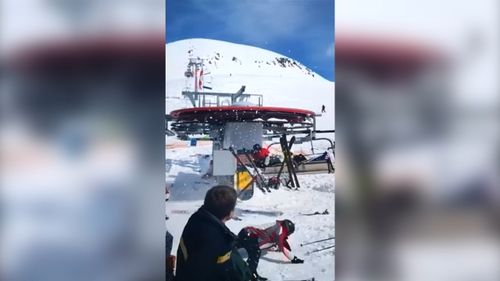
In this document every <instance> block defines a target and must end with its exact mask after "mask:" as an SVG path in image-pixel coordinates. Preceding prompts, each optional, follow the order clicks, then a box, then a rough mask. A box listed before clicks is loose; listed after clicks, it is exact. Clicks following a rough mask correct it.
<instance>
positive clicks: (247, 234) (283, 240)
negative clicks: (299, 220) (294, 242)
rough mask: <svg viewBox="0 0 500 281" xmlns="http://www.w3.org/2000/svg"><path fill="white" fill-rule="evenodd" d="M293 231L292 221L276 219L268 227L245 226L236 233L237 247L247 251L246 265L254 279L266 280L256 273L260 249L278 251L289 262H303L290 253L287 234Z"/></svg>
mask: <svg viewBox="0 0 500 281" xmlns="http://www.w3.org/2000/svg"><path fill="white" fill-rule="evenodd" d="M294 231H295V225H294V223H293V222H292V221H290V220H288V219H285V220H277V221H276V223H275V224H274V225H272V226H270V227H268V228H265V229H260V228H256V227H252V226H247V227H244V228H243V229H241V231H240V232H239V233H238V238H237V247H238V248H244V249H245V250H246V251H247V253H248V259H247V263H248V267H249V269H250V271H251V272H252V275H253V279H252V280H254V281H264V280H267V279H266V278H264V277H261V276H259V274H257V266H258V264H259V259H260V255H261V251H262V250H270V251H279V252H282V253H283V254H284V255H285V257H286V258H287V259H288V260H290V262H291V263H304V261H303V260H301V259H299V258H297V257H296V256H294V255H293V254H292V253H291V251H292V250H291V247H290V245H289V244H288V241H287V239H288V236H290V235H291V234H292V233H293V232H294Z"/></svg>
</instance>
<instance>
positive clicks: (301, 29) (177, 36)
mask: <svg viewBox="0 0 500 281" xmlns="http://www.w3.org/2000/svg"><path fill="white" fill-rule="evenodd" d="M187 38H209V39H217V40H224V41H229V42H233V43H241V44H247V45H252V46H257V47H261V48H264V49H268V50H272V51H275V52H278V53H281V54H283V55H286V56H288V57H291V58H294V59H296V60H298V61H300V62H301V63H303V64H305V65H306V66H308V67H309V68H311V69H313V70H314V71H316V72H317V73H319V74H320V75H321V76H323V77H325V78H326V79H328V80H332V81H333V80H334V79H335V70H334V52H333V47H334V0H167V17H166V40H167V43H169V42H174V41H177V40H182V39H187Z"/></svg>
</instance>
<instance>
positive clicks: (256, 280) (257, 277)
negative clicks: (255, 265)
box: [251, 272, 267, 281]
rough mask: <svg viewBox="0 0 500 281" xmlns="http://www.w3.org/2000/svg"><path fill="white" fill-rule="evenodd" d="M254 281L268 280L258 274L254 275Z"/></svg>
mask: <svg viewBox="0 0 500 281" xmlns="http://www.w3.org/2000/svg"><path fill="white" fill-rule="evenodd" d="M251 280H252V281H267V278H265V277H262V276H260V275H259V274H257V272H254V273H252V279H251Z"/></svg>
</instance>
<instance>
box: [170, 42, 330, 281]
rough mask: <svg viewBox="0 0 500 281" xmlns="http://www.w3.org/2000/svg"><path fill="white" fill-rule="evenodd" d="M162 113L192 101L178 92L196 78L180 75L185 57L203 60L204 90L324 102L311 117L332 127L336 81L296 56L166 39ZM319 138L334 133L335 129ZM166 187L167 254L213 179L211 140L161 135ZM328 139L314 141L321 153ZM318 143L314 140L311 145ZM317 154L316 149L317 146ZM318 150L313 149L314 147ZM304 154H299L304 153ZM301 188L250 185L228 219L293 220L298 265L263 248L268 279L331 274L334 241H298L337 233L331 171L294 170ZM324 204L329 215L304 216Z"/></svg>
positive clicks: (291, 102) (276, 101) (306, 104)
mask: <svg viewBox="0 0 500 281" xmlns="http://www.w3.org/2000/svg"><path fill="white" fill-rule="evenodd" d="M166 52H167V77H166V78H167V79H166V81H167V85H166V88H167V93H166V109H167V113H169V112H171V111H172V110H175V109H179V108H186V107H191V104H190V103H189V102H188V101H187V100H186V99H184V98H183V96H182V94H181V92H182V91H183V90H188V89H190V90H193V88H194V78H186V77H185V76H184V73H185V71H186V69H187V65H188V62H189V58H198V57H199V58H200V59H204V64H205V67H206V71H205V76H204V84H205V85H206V86H209V87H211V88H212V90H206V91H208V92H210V91H213V92H229V93H235V92H237V91H238V90H239V89H240V88H241V86H243V85H244V86H246V90H245V93H249V94H261V95H262V96H263V99H264V100H263V105H264V106H282V107H293V108H301V109H309V110H312V111H314V112H316V113H318V114H320V113H321V107H322V105H325V107H326V113H321V116H318V117H316V122H317V128H318V129H324V130H330V129H334V128H335V124H334V121H335V120H334V116H335V115H334V103H335V100H334V91H335V85H334V83H333V82H331V81H328V80H326V79H324V78H323V77H321V76H320V75H318V74H317V73H315V72H313V71H312V70H310V69H308V68H307V67H305V66H304V65H302V64H301V63H300V62H298V61H296V60H294V59H292V58H289V57H286V56H283V55H281V54H278V53H275V52H271V51H268V50H264V49H261V48H256V47H251V46H246V45H240V44H233V43H228V42H223V41H216V40H208V39H188V40H182V41H177V42H173V43H170V44H167V46H166ZM207 73H209V74H207ZM321 137H329V138H332V139H333V138H334V136H333V134H326V135H321ZM166 144H167V145H166V147H167V151H166V167H167V168H166V185H167V187H168V188H169V190H170V200H169V201H168V202H167V204H166V206H165V208H166V209H165V210H166V215H167V216H168V217H169V218H170V219H168V220H167V221H166V228H167V230H168V231H169V232H170V233H171V234H172V235H173V237H174V241H173V252H174V254H175V251H176V249H177V248H178V245H179V241H180V236H181V234H182V230H183V228H184V225H185V224H186V222H187V220H188V219H189V217H190V215H191V214H193V213H194V212H195V211H196V210H197V209H198V208H199V207H200V206H201V205H202V204H203V198H204V195H205V192H206V191H207V190H208V189H209V188H210V187H211V186H213V185H215V184H216V182H215V179H213V178H210V177H209V178H206V177H204V176H203V175H204V174H205V172H206V170H207V168H208V166H209V162H210V159H211V158H210V157H209V156H210V155H211V153H212V144H211V142H210V141H199V142H198V144H197V145H196V146H190V145H189V142H188V141H182V140H179V139H177V138H176V137H175V136H167V137H166ZM328 145H329V143H328V142H324V143H319V144H318V145H317V148H319V151H320V152H322V151H324V150H325V149H326V147H328ZM315 146H316V144H315ZM292 150H294V151H295V152H297V151H298V152H301V153H302V152H304V151H306V152H307V151H309V150H310V144H309V143H303V144H296V145H294V148H293V149H292ZM317 152H318V151H317ZM317 152H316V153H317ZM304 153H305V152H304ZM298 178H299V181H300V184H301V188H300V189H298V190H290V189H288V188H286V187H281V188H280V189H278V190H273V191H272V192H271V193H266V194H264V193H262V192H260V190H256V191H255V195H254V196H253V197H252V198H251V199H250V200H247V201H239V202H238V203H237V206H236V216H237V219H234V220H230V221H229V222H227V224H226V225H227V226H228V227H229V229H231V231H233V232H234V233H238V232H239V230H240V229H241V228H242V227H244V226H258V227H264V225H268V224H269V223H270V224H273V223H274V222H275V221H276V220H277V219H285V218H286V219H290V220H292V221H293V222H295V224H296V231H295V233H294V234H293V235H292V236H290V239H289V242H290V245H291V247H292V249H293V253H294V255H297V256H298V257H299V258H302V259H304V260H305V263H304V264H291V263H290V262H289V261H288V260H287V259H286V258H285V257H284V255H283V254H281V253H277V252H272V251H264V252H263V255H262V258H261V261H260V263H259V269H258V271H259V272H260V273H261V275H263V276H265V277H268V278H269V279H270V280H298V279H304V278H311V277H315V280H318V281H331V280H334V265H335V261H334V256H335V252H334V249H333V248H332V246H333V245H335V241H334V240H328V241H324V242H321V243H317V244H310V245H307V246H304V247H301V246H300V244H301V243H305V242H311V241H316V240H320V239H325V238H328V237H331V236H334V235H335V215H334V212H335V211H334V210H335V203H334V202H335V183H334V180H335V176H334V174H333V173H332V174H300V175H298ZM325 210H329V212H330V213H329V215H315V216H308V215H305V214H312V213H315V212H323V211H325Z"/></svg>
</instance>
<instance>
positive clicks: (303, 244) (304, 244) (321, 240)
mask: <svg viewBox="0 0 500 281" xmlns="http://www.w3.org/2000/svg"><path fill="white" fill-rule="evenodd" d="M332 239H335V236H333V237H328V238H325V239H320V240H316V241H311V242H307V243H302V244H300V247H302V246H306V245H310V244H314V243H319V242H323V241H328V240H332Z"/></svg>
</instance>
